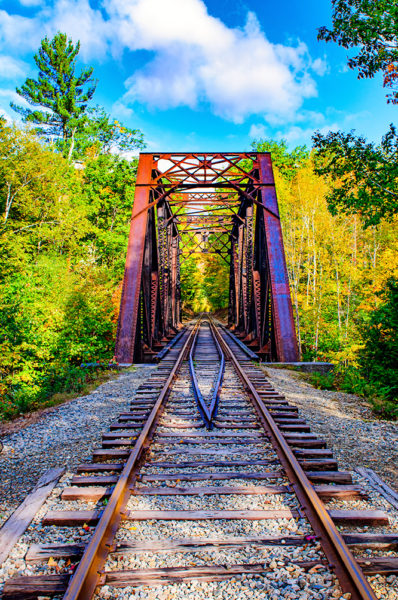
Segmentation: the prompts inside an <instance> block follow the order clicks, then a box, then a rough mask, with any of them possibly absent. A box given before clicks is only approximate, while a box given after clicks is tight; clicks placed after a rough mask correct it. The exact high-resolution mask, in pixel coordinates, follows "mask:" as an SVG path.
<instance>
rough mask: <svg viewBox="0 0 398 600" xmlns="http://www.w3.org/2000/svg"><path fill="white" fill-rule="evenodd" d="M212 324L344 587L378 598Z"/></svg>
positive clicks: (360, 596) (360, 598) (357, 596)
mask: <svg viewBox="0 0 398 600" xmlns="http://www.w3.org/2000/svg"><path fill="white" fill-rule="evenodd" d="M210 326H211V327H212V330H213V333H214V336H215V337H217V338H218V342H219V344H220V346H221V347H222V349H223V351H224V352H225V354H226V355H227V356H228V358H229V359H230V360H231V362H232V363H233V365H234V367H235V369H236V372H237V373H238V375H239V377H240V379H241V381H242V383H243V384H244V386H245V388H246V390H247V391H248V393H249V394H250V396H251V397H252V399H253V400H254V403H255V406H256V408H257V410H258V412H259V414H260V416H261V418H262V421H263V423H264V425H265V427H266V429H267V430H268V432H269V434H270V436H271V439H272V441H273V444H274V446H275V448H276V451H277V453H278V455H279V458H280V460H281V462H282V465H283V466H284V468H285V470H286V473H287V475H288V477H289V479H290V481H291V482H292V483H293V487H294V490H295V493H296V495H297V497H298V499H299V500H300V502H301V505H302V508H303V510H304V512H305V514H306V516H307V518H308V520H309V522H310V523H311V525H312V527H313V529H314V531H315V533H316V534H317V535H318V536H319V538H320V543H321V545H322V548H323V550H324V552H325V554H326V556H327V558H328V560H329V562H330V564H331V565H332V566H333V569H334V570H335V573H336V575H337V577H338V579H339V581H340V584H341V586H342V588H343V590H344V591H345V592H349V593H351V599H352V600H364V599H367V600H375V598H376V596H375V594H374V592H373V590H372V588H371V586H370V584H369V582H368V581H367V579H366V577H365V575H364V573H363V572H362V569H361V568H360V567H359V565H358V563H357V561H356V560H355V558H354V556H353V555H352V553H351V551H350V550H349V548H348V546H347V545H346V543H345V542H344V540H343V538H342V536H341V535H340V533H339V532H338V530H337V528H336V526H335V524H334V523H333V521H332V519H331V517H330V515H329V513H328V512H327V510H326V509H325V506H324V504H323V502H322V501H321V500H320V498H319V496H318V495H317V493H316V492H315V490H314V487H313V486H312V484H311V483H310V481H309V479H308V477H307V475H306V474H305V472H304V470H303V469H302V467H301V465H300V463H299V462H298V460H297V458H296V457H295V455H294V454H293V452H292V450H291V448H290V446H289V444H288V443H287V442H286V440H285V437H284V436H283V434H282V432H281V430H280V429H279V427H278V425H277V424H276V422H275V421H274V419H273V417H272V415H271V413H270V412H269V410H268V409H267V407H266V406H265V404H264V402H263V400H262V399H261V397H260V395H259V394H258V392H257V390H256V388H255V386H254V385H253V383H252V382H251V381H250V379H249V377H248V376H247V374H246V373H245V370H244V369H243V368H242V366H241V365H240V364H239V361H238V360H237V358H236V357H235V355H234V353H233V351H232V350H231V348H230V347H229V346H228V344H227V343H226V341H225V339H224V338H223V337H222V336H221V335H220V333H219V332H218V330H217V328H216V326H215V325H214V323H212V321H211V319H210Z"/></svg>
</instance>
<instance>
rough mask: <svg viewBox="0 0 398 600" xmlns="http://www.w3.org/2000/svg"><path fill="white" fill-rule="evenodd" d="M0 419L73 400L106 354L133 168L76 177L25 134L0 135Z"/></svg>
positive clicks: (107, 166)
mask: <svg viewBox="0 0 398 600" xmlns="http://www.w3.org/2000/svg"><path fill="white" fill-rule="evenodd" d="M0 151H1V154H2V158H3V160H2V161H1V164H0V209H1V222H2V223H3V225H2V228H1V230H0V418H12V417H15V416H17V415H18V414H20V413H21V412H25V411H28V410H33V409H35V408H38V407H41V406H48V405H51V404H52V403H53V402H54V401H55V400H54V394H59V393H63V392H71V391H75V392H81V391H82V390H83V389H84V386H85V385H86V383H87V381H90V380H92V379H93V373H92V372H90V373H89V372H87V370H84V369H81V368H80V364H81V363H82V362H93V361H97V360H102V361H103V362H104V363H107V362H108V361H109V360H110V359H111V357H112V354H113V348H114V337H115V330H116V321H117V308H118V298H117V294H118V287H119V284H120V281H121V279H122V275H123V269H124V258H125V245H126V239H127V233H128V225H129V221H130V216H131V206H132V202H133V190H134V183H135V173H136V161H133V163H129V162H128V161H126V160H124V159H121V158H118V157H116V156H112V155H99V156H98V157H96V158H92V159H90V160H88V162H87V164H86V166H85V169H84V170H83V171H79V170H76V169H74V168H73V167H71V166H70V164H69V162H68V161H67V160H65V159H64V158H63V157H62V156H61V155H60V154H58V153H55V152H52V151H50V150H48V149H47V148H46V147H44V146H43V145H42V144H41V143H40V142H39V141H38V139H37V138H36V137H35V135H34V134H33V133H32V132H29V131H21V130H18V129H17V128H15V127H5V126H3V127H2V128H1V129H0Z"/></svg>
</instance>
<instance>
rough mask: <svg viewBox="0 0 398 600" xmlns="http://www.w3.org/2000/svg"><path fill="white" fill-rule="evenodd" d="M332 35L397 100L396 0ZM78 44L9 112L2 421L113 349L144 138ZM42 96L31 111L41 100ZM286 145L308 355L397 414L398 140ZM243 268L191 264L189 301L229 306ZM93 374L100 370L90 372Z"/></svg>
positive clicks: (353, 4)
mask: <svg viewBox="0 0 398 600" xmlns="http://www.w3.org/2000/svg"><path fill="white" fill-rule="evenodd" d="M332 4H333V10H334V19H333V28H332V29H330V30H329V29H327V28H321V29H320V32H319V37H320V39H324V40H326V41H334V42H336V43H339V44H341V45H342V46H344V47H346V48H350V47H356V48H359V52H358V54H357V56H356V57H354V58H353V59H350V63H349V66H350V67H351V68H353V69H358V73H359V77H372V76H375V75H376V74H377V73H378V72H380V71H381V72H382V73H383V82H384V85H385V87H386V88H387V91H388V98H387V101H389V102H393V103H395V102H397V101H398V96H397V94H398V92H397V91H396V89H395V83H396V73H398V70H397V58H398V54H397V51H396V47H397V45H396V40H397V32H398V28H397V19H396V16H395V15H396V13H397V2H396V1H395V0H394V1H393V2H392V3H391V2H388V3H387V2H385V1H384V0H383V1H381V0H378V1H377V2H372V3H369V2H366V1H365V0H334V1H333V3H332ZM79 48H80V46H79V44H76V45H74V44H73V43H72V42H71V40H69V39H68V38H67V36H66V35H65V34H62V33H58V34H57V35H56V36H55V37H54V38H53V39H52V40H49V39H47V38H45V39H44V40H43V41H42V43H41V46H40V49H39V51H38V54H37V55H36V56H35V62H36V65H37V68H38V77H37V79H32V78H28V79H27V80H26V82H25V83H24V84H23V85H22V86H21V87H20V88H18V90H17V91H18V93H19V94H20V96H21V97H22V98H23V99H24V101H25V105H24V106H17V105H14V106H13V107H14V108H15V109H16V110H17V112H18V113H19V114H20V115H21V116H22V118H23V120H24V121H25V122H26V124H27V126H26V127H25V128H24V127H20V126H17V125H15V124H10V123H8V122H6V121H5V120H4V119H2V120H1V121H0V156H1V159H2V160H1V162H0V212H1V224H0V344H1V352H0V416H1V418H11V417H14V416H16V415H18V414H20V413H22V412H25V411H27V410H32V409H34V408H37V407H39V406H46V405H48V404H50V403H53V402H56V401H58V399H59V398H60V397H62V396H60V394H61V395H62V394H63V393H64V392H70V391H81V390H82V389H83V386H84V384H85V382H86V381H87V379H88V378H89V376H88V374H87V371H86V370H83V369H81V368H80V364H81V363H82V362H94V361H100V362H101V361H103V363H104V364H106V363H107V362H108V361H109V359H110V358H111V357H112V355H113V344H114V337H115V329H116V322H117V311H118V306H119V300H120V293H121V282H122V278H123V270H124V260H125V250H126V243H127V237H128V229H129V221H130V216H131V207H132V203H133V197H134V186H135V178H136V168H137V160H136V159H135V158H134V157H133V158H132V157H131V152H132V151H136V150H137V149H139V148H142V147H143V146H144V138H143V134H142V132H140V131H139V130H134V129H130V128H128V127H126V126H125V125H123V124H122V123H120V122H118V121H117V120H115V119H113V118H112V117H111V116H110V115H108V114H107V113H106V111H105V110H104V109H103V108H102V107H100V106H95V105H93V103H94V98H95V89H96V85H97V82H96V80H95V79H94V78H93V69H92V68H84V69H83V70H82V71H80V72H78V70H77V58H78V53H79ZM27 106H28V108H27ZM252 147H253V149H257V150H258V151H271V152H272V157H273V163H274V168H275V176H276V183H277V191H278V196H279V202H280V209H281V216H282V226H283V232H284V240H285V248H286V257H287V262H288V269H289V276H290V282H291V291H292V299H293V305H294V312H295V319H296V326H297V333H298V339H299V344H300V350H301V353H302V357H303V359H304V360H332V361H333V362H335V363H336V364H337V365H338V368H337V369H336V371H335V374H334V375H332V376H329V377H328V378H324V379H322V378H318V381H317V382H316V383H317V384H318V385H323V386H329V387H336V386H340V387H341V388H342V389H346V390H348V391H355V392H357V393H362V394H363V395H366V396H367V397H370V398H372V399H373V402H374V405H375V407H376V409H377V410H378V411H379V412H380V413H381V414H384V415H390V416H394V415H395V416H397V412H398V411H397V396H398V376H397V372H398V369H397V367H398V344H397V341H398V339H397V338H398V283H397V282H398V258H397V257H398V252H397V250H398V247H397V246H398V241H397V240H398V237H397V227H398V225H397V208H398V202H397V185H396V183H397V175H398V173H397V155H396V154H397V148H398V146H397V135H396V131H395V128H394V126H391V127H390V129H389V130H388V132H387V133H386V135H385V136H384V138H383V140H381V142H380V144H372V143H369V142H368V141H367V140H366V139H365V138H363V137H361V136H357V135H356V134H355V132H348V133H347V132H337V133H329V134H328V135H321V134H320V133H315V135H314V144H313V148H312V149H307V148H304V147H299V148H296V149H294V150H289V149H288V147H287V145H286V144H285V143H284V142H274V141H272V140H255V141H253V145H252ZM228 277H229V273H228V267H227V265H226V264H225V263H224V261H222V259H221V258H220V257H217V256H216V257H214V256H211V255H203V256H202V257H201V259H200V262H195V260H194V259H193V258H190V259H188V260H186V261H184V263H183V264H182V267H181V282H182V288H183V297H184V310H186V311H194V312H197V311H199V310H203V309H205V310H223V309H224V310H225V307H226V306H227V302H228V289H227V288H228ZM90 377H91V376H90Z"/></svg>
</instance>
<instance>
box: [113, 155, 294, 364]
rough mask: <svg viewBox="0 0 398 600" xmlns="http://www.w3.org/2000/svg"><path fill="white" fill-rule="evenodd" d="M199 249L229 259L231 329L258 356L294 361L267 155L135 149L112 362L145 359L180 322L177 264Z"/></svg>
mask: <svg viewBox="0 0 398 600" xmlns="http://www.w3.org/2000/svg"><path fill="white" fill-rule="evenodd" d="M182 210H184V211H185V214H182V212H181V211H182ZM219 211H222V213H220V212H219ZM198 254H199V255H201V254H214V255H217V256H218V257H220V259H222V260H223V261H224V262H225V263H227V265H228V267H229V273H230V274H229V312H228V314H229V327H230V328H231V329H232V330H233V331H234V332H235V334H236V335H237V336H239V337H240V338H241V339H243V340H245V341H246V342H247V343H250V345H251V348H252V349H253V350H255V351H256V352H258V353H259V355H260V357H262V358H266V359H267V360H270V361H286V362H295V361H297V360H298V359H299V354H298V345H297V339H296V331H295V325H294V320H293V308H292V303H291V297H290V290H289V281H288V274H287V269H286V261H285V253H284V248H283V240H282V230H281V225H280V220H279V211H278V201H277V197H276V192H275V182H274V177H273V173H272V161H271V156H270V154H269V153H258V152H236V153H234V152H214V153H211V152H205V153H195V152H191V153H189V152H188V153H178V152H177V153H158V154H152V153H145V152H144V153H141V154H140V159H139V165H138V175H137V184H136V192H135V199H134V208H133V215H132V221H131V229H130V236H129V244H128V250H127V258H126V269H125V276H124V283H123V290H122V298H121V306H120V315H119V324H118V332H117V338H116V360H117V361H118V362H119V363H132V362H134V361H135V362H137V361H141V360H146V359H147V358H148V359H149V360H151V359H152V358H153V356H154V354H155V352H154V349H156V351H157V350H158V349H159V346H160V345H161V343H163V342H165V341H166V340H167V338H168V337H169V336H170V335H173V334H174V333H175V332H176V331H177V330H178V328H179V327H180V325H181V322H180V321H181V284H180V265H181V263H182V262H183V261H185V260H187V259H188V258H189V257H190V256H193V255H198ZM143 262H144V263H145V264H144V268H143ZM155 281H157V282H158V283H157V289H156V286H155ZM141 306H142V310H141Z"/></svg>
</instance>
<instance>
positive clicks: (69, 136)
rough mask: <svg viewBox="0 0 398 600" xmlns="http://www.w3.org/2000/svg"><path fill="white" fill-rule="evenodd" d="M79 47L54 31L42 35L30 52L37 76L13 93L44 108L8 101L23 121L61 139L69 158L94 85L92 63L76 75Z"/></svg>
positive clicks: (40, 131) (45, 133) (43, 133)
mask: <svg viewBox="0 0 398 600" xmlns="http://www.w3.org/2000/svg"><path fill="white" fill-rule="evenodd" d="M79 50H80V42H78V43H77V44H76V45H73V42H72V40H70V39H68V37H67V36H66V34H64V33H60V32H58V33H57V34H56V35H55V37H54V38H53V39H52V40H51V41H50V40H49V39H48V38H47V37H45V38H44V39H43V40H42V41H41V45H40V48H39V51H38V53H37V54H35V56H34V60H35V63H36V65H37V67H38V69H39V76H38V79H37V80H35V79H31V78H28V79H27V80H26V81H25V83H24V84H23V85H22V87H21V88H17V93H18V94H19V95H20V96H21V97H22V98H24V99H25V100H26V101H27V102H28V103H29V104H30V105H31V106H33V107H41V108H42V109H44V110H40V108H34V109H30V108H24V107H22V106H18V105H16V104H14V103H11V107H12V108H13V109H14V110H15V111H17V112H18V113H20V114H21V115H22V116H23V118H24V121H25V122H29V123H35V124H36V125H38V127H37V130H38V132H39V133H40V134H41V135H44V136H45V137H47V138H51V137H53V136H55V137H57V138H59V139H61V140H62V146H63V150H64V152H67V153H68V157H69V158H70V157H71V156H72V153H73V148H74V140H75V135H76V132H77V131H78V129H79V128H80V127H82V125H83V123H84V120H85V112H86V108H87V103H88V102H89V101H90V100H91V98H92V97H93V95H94V92H95V89H96V86H97V82H96V81H95V80H93V79H92V74H93V68H92V67H89V68H87V69H83V70H82V71H81V73H80V74H79V75H76V73H75V71H76V60H77V55H78V53H79ZM87 86H88V87H87Z"/></svg>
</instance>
